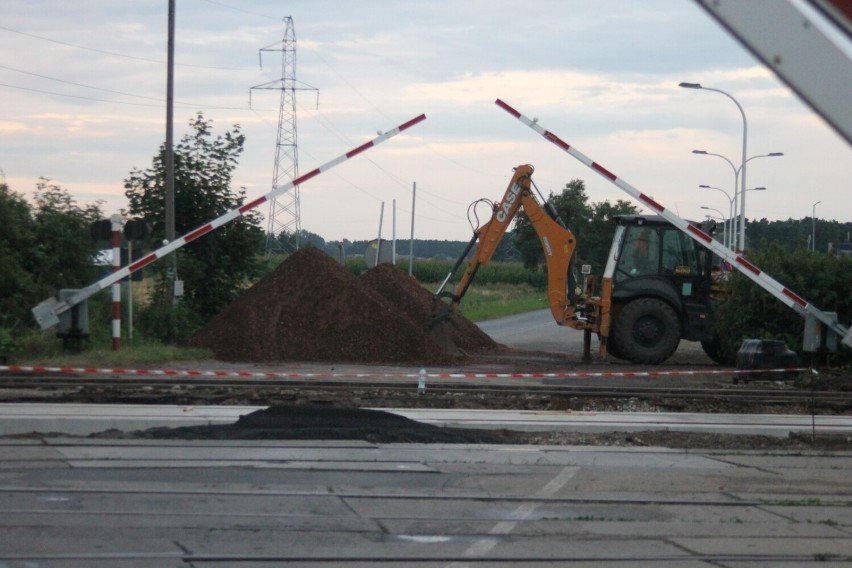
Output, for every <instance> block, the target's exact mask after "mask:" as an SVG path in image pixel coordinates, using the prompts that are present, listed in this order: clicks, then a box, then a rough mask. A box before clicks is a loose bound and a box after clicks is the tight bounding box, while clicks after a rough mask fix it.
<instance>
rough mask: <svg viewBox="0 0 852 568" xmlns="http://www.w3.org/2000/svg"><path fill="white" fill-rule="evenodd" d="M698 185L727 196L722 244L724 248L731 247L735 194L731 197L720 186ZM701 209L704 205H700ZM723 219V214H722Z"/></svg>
mask: <svg viewBox="0 0 852 568" xmlns="http://www.w3.org/2000/svg"><path fill="white" fill-rule="evenodd" d="M698 187H700V188H702V189H715V190H716V191H721V192H722V193H724V194H725V197H726V198H728V218H727V219H726V220H725V240H724V242H723V244H724V245H725V247H726V248H729V249H732V248H733V238H732V237H731V233H732V231H733V223H734V201H735V200H736V194H735V195H734V196H733V197H731V195H730V194H729V193H728V192H727V191H725V190H724V189H722V188H719V187H712V186H709V185H699V186H698ZM702 209H707V208H706V207H702ZM722 218H723V219H724V218H725V216H724V215H722Z"/></svg>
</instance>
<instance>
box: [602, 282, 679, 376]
mask: <svg viewBox="0 0 852 568" xmlns="http://www.w3.org/2000/svg"><path fill="white" fill-rule="evenodd" d="M611 335H612V337H614V339H615V344H616V345H617V350H618V352H619V355H618V356H619V357H622V358H624V359H627V360H628V361H632V362H633V363H643V364H647V365H656V364H657V363H662V362H663V361H665V360H666V359H668V358H669V357H671V356H672V353H674V352H675V350H676V349H677V346H678V344H679V343H680V319H679V318H678V316H677V313H676V312H675V311H674V309H673V308H672V307H671V306H670V305H669V304H667V303H666V302H664V301H662V300H658V299H657V298H637V299H636V300H633V301H632V302H630V303H629V304H627V305H625V306H624V307H623V308H621V311H620V312H619V314H618V317H617V318H616V320H615V323H614V325H613V329H612V334H611Z"/></svg>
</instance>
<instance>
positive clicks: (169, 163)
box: [164, 0, 177, 302]
mask: <svg viewBox="0 0 852 568" xmlns="http://www.w3.org/2000/svg"><path fill="white" fill-rule="evenodd" d="M166 66H167V68H168V70H167V71H166V148H165V150H166V156H165V159H166V161H165V162H166V163H165V164H164V166H165V169H166V172H165V174H166V175H165V178H166V179H165V185H166V187H165V190H166V218H165V223H166V227H165V231H166V240H167V241H168V242H170V243H171V242H172V241H174V240H175V151H174V92H175V0H169V39H168V62H167V64H166ZM171 262H172V267H171V271H170V274H169V276H168V281H169V293H170V294H171V298H172V302H176V301H177V296H176V294H175V290H174V286H175V280H176V279H177V255H175V256H173V257H172V258H171Z"/></svg>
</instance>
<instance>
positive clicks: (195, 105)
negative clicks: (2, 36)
mask: <svg viewBox="0 0 852 568" xmlns="http://www.w3.org/2000/svg"><path fill="white" fill-rule="evenodd" d="M0 87H6V88H8V89H17V90H19V91H28V92H31V93H40V94H43V95H52V96H55V97H65V98H69V99H80V100H84V101H93V102H98V103H111V104H117V105H129V106H141V107H151V108H162V106H163V105H165V103H166V101H165V100H164V99H153V97H143V98H152V99H153V100H159V101H160V102H161V103H162V104H145V103H133V102H130V101H116V100H112V99H98V98H95V97H84V96H81V95H69V94H67V93H58V92H56V91H47V90H44V89H33V88H30V87H21V86H18V85H9V84H8V83H0ZM92 88H97V87H92ZM127 96H137V97H138V96H140V95H127ZM176 104H179V105H180V106H181V107H182V108H205V109H208V110H251V109H248V108H245V107H222V106H213V105H206V104H202V103H176Z"/></svg>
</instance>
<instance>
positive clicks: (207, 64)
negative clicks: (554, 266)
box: [0, 0, 852, 240]
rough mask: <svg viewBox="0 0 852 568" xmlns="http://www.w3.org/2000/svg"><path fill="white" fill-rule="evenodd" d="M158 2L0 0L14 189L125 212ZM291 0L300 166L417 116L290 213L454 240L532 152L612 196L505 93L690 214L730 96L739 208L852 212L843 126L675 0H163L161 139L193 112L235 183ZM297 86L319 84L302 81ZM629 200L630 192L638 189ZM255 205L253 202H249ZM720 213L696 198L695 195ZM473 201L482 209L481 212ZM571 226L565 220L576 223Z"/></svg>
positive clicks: (264, 161)
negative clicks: (742, 196) (221, 138)
mask: <svg viewBox="0 0 852 568" xmlns="http://www.w3.org/2000/svg"><path fill="white" fill-rule="evenodd" d="M167 6H168V2H167V0H158V1H153V0H75V1H74V2H68V1H66V0H5V1H4V3H3V19H2V22H0V97H2V98H0V100H2V105H0V169H2V172H3V174H4V175H5V181H6V182H7V183H8V185H9V186H10V188H11V189H12V190H14V191H16V192H18V193H20V194H24V195H27V196H30V195H31V194H32V192H33V190H34V189H35V187H36V183H37V181H38V178H39V177H45V178H49V179H50V180H51V181H52V183H55V184H58V185H60V186H62V187H64V188H67V189H68V190H70V191H71V192H72V194H73V195H74V196H75V198H76V199H77V201H78V202H79V203H81V204H84V203H92V202H94V201H96V200H103V201H104V202H105V203H104V204H103V205H102V209H103V211H104V213H105V214H106V215H107V216H109V215H110V214H112V213H116V212H118V211H119V210H120V209H122V208H126V206H127V202H126V199H125V198H124V187H123V183H124V179H125V178H127V177H128V175H129V173H130V172H131V170H132V169H133V168H139V169H146V168H148V167H150V166H151V163H152V159H153V157H154V155H155V154H156V152H157V149H158V147H159V145H160V144H162V142H163V140H164V139H165V95H166V64H165V61H166V44H167V41H166V40H167ZM286 16H291V17H292V18H293V22H294V25H295V34H296V39H297V56H296V57H297V64H296V75H297V79H298V80H299V82H300V85H301V86H303V87H304V88H305V90H303V91H299V92H298V94H297V100H298V108H299V110H298V118H297V124H298V147H299V172H300V173H307V172H309V171H310V170H312V169H313V168H315V167H317V166H318V165H321V164H323V163H326V162H328V161H329V160H331V159H333V158H336V157H337V156H339V155H341V154H343V153H345V152H346V151H348V150H350V149H352V148H354V147H356V146H358V145H360V144H362V143H363V142H365V141H366V140H369V139H370V138H373V137H374V136H375V135H376V132H377V131H380V130H381V131H386V130H390V129H391V128H393V127H395V126H397V125H399V124H401V123H403V122H405V121H407V120H409V119H411V118H414V117H416V116H418V115H420V114H421V113H425V114H426V116H427V120H426V121H424V122H422V123H420V124H419V125H416V126H414V127H412V128H411V129H410V130H407V131H406V132H405V133H403V134H401V135H399V136H397V137H395V138H392V139H391V140H388V141H386V142H384V143H383V144H381V145H379V146H377V147H376V148H374V149H371V150H369V151H368V152H366V153H364V154H361V155H359V156H357V157H355V158H353V159H351V160H348V161H346V162H345V163H343V164H342V165H340V166H337V167H336V168H334V169H333V170H331V171H328V172H326V173H323V174H321V175H320V176H317V177H315V178H313V179H312V180H310V181H308V182H306V183H305V184H303V185H302V186H301V194H300V195H301V225H302V228H303V229H306V230H309V231H312V232H314V233H317V234H319V235H321V236H322V237H324V238H325V239H326V240H337V239H342V238H348V239H365V238H374V237H375V236H376V235H377V233H378V224H379V214H380V210H381V207H382V202H384V203H385V214H384V221H385V222H384V231H383V236H384V237H385V238H389V237H390V236H391V221H392V204H393V202H394V200H395V201H396V218H397V222H396V227H397V228H396V234H397V237H399V238H406V237H407V236H408V235H409V231H410V228H409V224H410V219H411V204H412V203H411V200H412V184H413V183H415V182H416V184H417V205H416V211H417V216H416V221H415V236H416V237H418V238H429V239H442V240H443V239H448V240H467V239H469V238H470V235H471V232H472V229H471V227H470V225H469V223H468V220H467V209H468V205H469V204H470V203H471V202H473V201H475V200H477V199H479V198H489V199H492V200H498V199H499V198H500V197H501V196H502V194H503V192H504V191H505V188H506V183H507V181H508V179H509V178H510V176H511V174H512V168H513V167H514V166H517V165H519V164H526V163H529V164H532V165H534V166H535V168H536V172H535V175H534V177H533V179H534V181H535V183H536V185H537V186H538V187H539V189H541V190H542V191H543V192H545V193H548V192H551V191H552V192H559V191H561V189H562V188H563V187H564V186H565V184H566V183H568V182H569V181H571V180H572V179H575V178H580V179H583V180H584V181H585V182H586V187H587V190H588V194H589V196H590V199H591V200H592V201H603V200H615V199H630V198H629V196H627V194H625V193H623V192H622V191H621V190H619V189H618V188H617V187H615V186H614V185H612V184H610V183H609V182H607V181H606V180H604V179H603V178H601V177H600V176H598V175H597V174H595V173H593V172H592V171H591V170H589V169H587V168H586V167H585V166H584V165H582V164H581V163H580V162H578V161H576V160H575V159H574V158H572V157H571V156H569V155H568V154H566V153H564V152H562V151H560V150H559V149H557V148H556V147H555V146H553V145H551V144H548V143H547V142H545V141H544V140H543V139H542V138H541V137H540V136H538V135H537V134H536V133H535V132H533V131H532V130H530V129H529V128H527V127H525V126H524V125H523V124H522V123H520V122H518V121H517V120H515V119H514V118H512V117H511V116H509V115H508V114H507V113H505V112H504V111H502V110H501V109H500V108H498V107H497V106H496V105H495V104H494V101H495V99H497V98H500V99H503V100H505V101H506V102H508V103H509V104H511V105H512V106H514V107H515V108H517V109H518V110H520V111H521V112H523V113H524V114H526V115H528V116H531V117H536V118H538V119H539V123H540V124H541V125H542V126H543V127H544V128H546V129H548V130H550V131H551V132H554V133H555V134H557V135H558V136H560V137H561V138H562V139H563V140H565V141H567V142H569V143H570V144H572V145H573V146H574V147H575V148H577V149H578V150H580V151H581V152H583V153H584V154H586V155H587V156H589V157H590V158H592V159H593V160H596V161H597V162H599V163H601V164H602V165H603V166H605V167H606V168H608V169H609V170H610V171H612V172H614V173H615V174H616V175H618V176H619V177H620V178H622V179H624V180H625V181H627V182H628V183H630V184H631V185H633V186H635V187H637V188H638V189H639V190H640V191H642V192H643V193H646V194H648V195H651V196H653V197H654V198H655V199H656V200H657V201H658V202H660V203H662V204H663V205H664V206H666V207H667V208H670V209H674V210H676V211H677V212H679V213H680V215H681V216H683V217H687V218H691V219H703V217H704V215H705V214H706V213H708V211H706V210H702V209H701V206H707V207H712V208H714V209H718V210H719V211H721V212H722V213H723V214H724V215H727V214H728V211H729V207H730V202H729V200H728V198H727V197H726V196H725V195H724V194H723V193H722V192H721V191H715V190H709V189H699V187H698V186H699V185H700V184H706V185H710V186H714V187H718V188H720V189H723V190H725V191H727V192H728V193H729V194H730V195H733V188H734V172H733V170H732V168H731V166H730V165H729V164H728V163H727V162H726V161H724V160H723V159H721V158H718V157H713V156H699V155H694V154H693V153H692V150H693V149H702V150H706V151H708V152H711V153H716V154H721V155H723V156H725V157H726V158H728V159H730V160H731V161H732V162H733V163H734V164H735V165H737V166H738V165H739V162H740V158H741V154H742V134H743V124H742V118H741V115H740V113H739V111H738V110H737V108H736V106H735V105H734V103H733V102H732V101H731V100H729V99H728V98H727V97H725V96H723V95H721V94H719V93H714V92H711V91H706V90H689V89H682V88H678V83H680V82H681V81H686V82H698V83H701V84H703V85H704V86H706V87H713V88H716V89H721V90H723V91H726V92H728V93H730V94H731V95H732V96H734V97H735V98H736V99H737V100H738V101H739V103H740V104H741V105H742V106H743V108H744V110H745V113H746V116H747V119H748V155H749V157H751V156H758V155H761V154H768V153H770V152H783V153H784V154H785V155H784V156H783V157H778V158H761V159H754V160H751V161H750V162H749V163H748V167H747V185H748V187H758V186H763V187H766V188H767V189H766V191H761V192H757V191H754V192H749V193H747V194H746V196H747V203H746V214H747V216H748V217H750V218H758V219H759V218H763V217H765V218H768V219H787V218H791V217H792V218H794V219H795V218H804V217H810V216H811V212H812V210H813V204H814V203H815V202H817V201H821V203H820V204H819V205H818V206H817V209H816V213H817V217H819V218H825V219H835V220H838V221H844V222H847V221H850V220H852V199H850V197H849V195H850V192H849V185H850V179H852V176H850V174H852V166H850V164H852V160H850V158H852V153H850V148H849V147H848V146H847V145H846V143H845V142H844V141H843V140H842V139H841V138H840V137H839V136H838V135H837V134H835V133H834V131H833V130H831V128H830V127H829V126H828V125H827V124H826V123H825V122H824V121H823V120H822V119H821V118H819V117H818V116H817V115H816V114H815V113H813V112H812V111H811V110H810V109H809V108H808V107H807V106H805V105H804V104H803V103H801V102H800V101H799V99H798V98H797V97H796V96H795V95H794V94H793V93H791V92H790V91H789V90H788V89H787V88H786V87H785V86H784V85H783V84H782V83H781V82H780V81H779V80H778V79H776V78H775V76H774V75H773V74H772V73H771V72H770V71H769V70H767V69H765V68H764V67H763V66H762V65H761V64H760V63H759V62H758V61H757V60H756V59H755V58H753V57H752V56H751V55H750V54H749V53H748V52H747V51H746V50H745V49H744V48H743V47H742V46H741V45H740V44H739V43H737V42H736V41H735V40H734V39H733V38H732V37H730V36H729V35H728V34H727V32H725V31H724V30H723V29H722V28H721V27H720V26H719V25H718V24H717V23H716V22H715V21H714V20H712V19H711V18H710V17H709V16H708V15H707V14H706V13H705V12H704V11H703V10H702V9H701V8H700V7H699V6H698V5H697V4H696V3H694V2H692V1H690V0H642V1H628V0H594V1H592V0H585V1H580V0H525V1H515V0H467V1H462V0H453V1H449V0H431V1H429V2H423V1H420V0H417V1H414V0H410V1H409V0H387V1H385V0H374V1H367V0H364V1H358V2H356V1H342V0H337V1H333V0H295V1H291V2H272V1H266V0H221V1H220V0H177V16H176V22H177V24H176V47H175V54H176V55H175V57H176V62H177V66H176V71H175V101H176V104H175V120H174V122H175V126H174V128H175V139H176V140H179V139H180V138H181V137H182V136H183V135H184V134H185V133H187V132H188V122H189V120H190V119H191V118H192V117H193V116H195V114H196V112H197V111H203V112H204V114H205V116H206V117H207V118H208V119H211V120H212V121H213V124H214V132H216V133H220V134H221V133H224V132H225V131H226V130H227V129H230V128H231V127H232V126H233V125H234V124H239V125H240V127H241V128H242V131H243V133H244V134H245V135H246V145H245V152H244V154H243V155H242V157H241V159H240V165H239V167H238V169H237V170H236V173H235V179H234V182H235V187H236V188H239V187H244V188H245V189H246V192H247V195H248V197H249V199H251V198H254V197H258V196H261V195H264V194H266V193H268V192H269V191H270V189H271V182H272V175H273V165H274V159H275V144H276V133H277V128H278V103H279V93H278V92H277V91H270V90H266V91H263V90H255V91H254V92H253V93H252V95H251V107H250V106H249V92H250V88H251V87H253V86H256V85H261V84H264V83H267V82H269V81H274V80H277V79H279V78H280V76H281V57H280V53H274V52H269V53H264V56H263V66H262V68H261V67H260V66H259V65H258V59H259V57H258V55H259V50H260V49H261V48H264V47H267V46H273V47H275V45H276V44H277V43H278V42H280V41H281V39H282V37H283V34H284V22H283V19H284V17H286ZM312 89H316V90H312ZM637 205H638V204H637ZM260 211H261V213H263V214H264V216H266V215H267V214H268V213H269V211H268V206H266V205H262V206H261V208H260ZM711 213H712V214H713V215H717V213H715V212H711ZM480 215H482V212H481V211H480ZM580 238H582V236H580Z"/></svg>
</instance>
